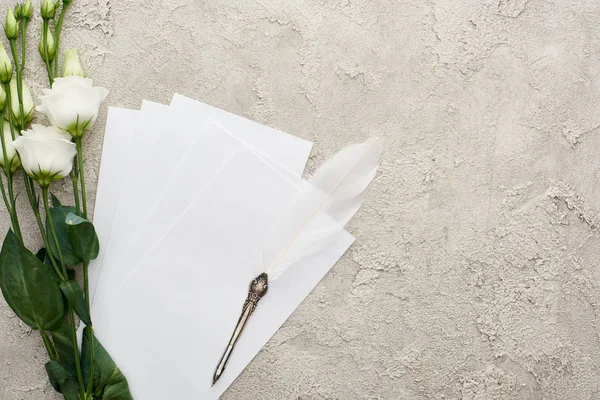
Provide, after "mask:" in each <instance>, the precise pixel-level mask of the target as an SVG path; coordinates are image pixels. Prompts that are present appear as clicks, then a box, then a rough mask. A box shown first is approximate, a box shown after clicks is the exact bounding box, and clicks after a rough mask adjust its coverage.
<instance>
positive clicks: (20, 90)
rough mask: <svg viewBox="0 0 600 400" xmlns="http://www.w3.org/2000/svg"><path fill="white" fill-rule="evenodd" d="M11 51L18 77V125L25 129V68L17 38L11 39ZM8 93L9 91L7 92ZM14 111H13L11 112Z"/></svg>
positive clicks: (20, 128)
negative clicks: (18, 50) (20, 56)
mask: <svg viewBox="0 0 600 400" xmlns="http://www.w3.org/2000/svg"><path fill="white" fill-rule="evenodd" d="M10 51H11V53H12V56H13V60H14V62H15V72H16V75H17V76H16V79H17V98H18V100H19V114H20V115H19V121H17V124H18V125H17V126H18V127H19V130H22V129H25V115H24V114H25V111H24V109H23V70H22V69H21V67H20V66H19V64H20V63H19V53H18V52H17V41H16V40H15V39H13V40H11V41H10ZM7 95H8V93H7ZM11 113H12V109H11V112H10V113H9V114H11Z"/></svg>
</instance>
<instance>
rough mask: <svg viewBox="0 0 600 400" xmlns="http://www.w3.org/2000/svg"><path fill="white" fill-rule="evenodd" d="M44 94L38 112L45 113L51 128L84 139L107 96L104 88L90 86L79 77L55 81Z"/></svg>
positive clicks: (85, 79)
mask: <svg viewBox="0 0 600 400" xmlns="http://www.w3.org/2000/svg"><path fill="white" fill-rule="evenodd" d="M45 92H46V94H45V96H42V97H40V101H41V102H42V104H40V105H39V106H38V107H37V110H38V111H39V112H41V113H43V114H45V115H46V116H47V117H48V119H49V120H50V123H51V124H52V125H54V126H56V127H58V128H60V129H63V130H65V131H67V132H69V133H70V134H71V135H72V136H73V137H81V136H83V132H84V131H85V130H86V129H89V128H91V126H92V125H93V124H94V122H96V117H97V116H98V110H99V108H100V103H102V101H103V100H104V99H105V98H106V95H107V94H108V90H107V89H105V88H103V87H100V86H93V81H92V80H91V79H89V78H83V77H81V76H68V77H65V78H56V79H55V80H54V84H53V85H52V89H46V91H45Z"/></svg>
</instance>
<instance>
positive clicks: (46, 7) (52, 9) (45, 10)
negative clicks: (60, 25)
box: [41, 0, 56, 20]
mask: <svg viewBox="0 0 600 400" xmlns="http://www.w3.org/2000/svg"><path fill="white" fill-rule="evenodd" d="M55 13H56V3H55V2H54V0H44V1H43V2H42V12H41V14H42V18H43V19H44V20H49V19H52V18H54V14H55Z"/></svg>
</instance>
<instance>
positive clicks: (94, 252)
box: [66, 212, 100, 262]
mask: <svg viewBox="0 0 600 400" xmlns="http://www.w3.org/2000/svg"><path fill="white" fill-rule="evenodd" d="M66 223H67V225H68V227H69V237H70V238H71V245H72V246H73V250H74V252H75V254H77V256H78V257H79V259H80V260H81V261H82V262H85V261H90V260H94V259H95V258H96V257H98V252H99V251H100V242H99V241H98V236H97V235H96V229H95V228H94V225H93V224H92V223H91V222H90V221H88V220H87V219H84V218H81V217H80V216H78V215H76V214H75V213H73V212H71V213H69V214H67V217H66Z"/></svg>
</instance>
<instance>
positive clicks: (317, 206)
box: [213, 138, 383, 385]
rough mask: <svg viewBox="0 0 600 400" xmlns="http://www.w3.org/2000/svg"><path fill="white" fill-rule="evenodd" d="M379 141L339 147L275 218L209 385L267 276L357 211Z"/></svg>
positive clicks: (315, 248) (313, 248)
mask: <svg viewBox="0 0 600 400" xmlns="http://www.w3.org/2000/svg"><path fill="white" fill-rule="evenodd" d="M382 147H383V146H382V143H381V140H380V139H379V138H371V139H369V140H367V141H366V142H364V143H361V144H355V145H351V146H348V147H346V148H344V149H342V150H341V151H339V152H338V153H337V154H335V155H334V156H333V157H332V158H331V159H329V160H328V161H327V162H326V163H325V164H323V165H322V166H321V167H320V168H319V169H318V170H317V171H316V172H315V173H314V175H313V176H312V177H311V179H310V180H309V181H308V183H307V184H306V185H305V186H304V187H302V188H301V189H300V192H299V193H298V195H297V196H296V198H295V199H294V201H293V202H292V203H291V205H290V206H289V208H288V209H287V210H286V211H285V212H283V213H282V214H281V215H280V216H279V217H278V218H277V219H276V220H275V221H274V222H273V224H272V226H271V227H270V228H269V230H268V231H267V233H266V234H265V235H264V237H263V240H262V249H261V252H260V253H259V254H260V256H259V258H260V259H259V260H258V262H257V265H258V269H257V273H259V275H258V276H257V277H256V278H254V279H253V280H252V282H251V283H250V288H249V291H248V297H247V298H246V301H245V302H244V306H243V307H242V314H241V315H240V318H239V320H238V323H237V325H236V327H235V329H234V331H233V334H232V335H231V338H230V340H229V343H228V345H227V348H226V349H225V352H224V353H223V356H222V357H221V360H220V361H219V364H218V365H217V369H216V370H215V373H214V375H213V385H214V384H215V383H216V382H217V381H218V380H219V378H220V377H221V375H222V374H223V372H224V371H225V367H226V365H227V361H228V360H229V358H230V356H231V354H232V352H233V349H234V347H235V344H236V343H237V341H238V339H239V337H240V335H241V333H242V331H243V330H244V327H245V326H246V323H247V322H248V319H249V318H250V315H252V313H253V312H254V310H255V309H256V305H257V304H258V302H259V300H260V299H261V298H262V297H263V296H264V295H266V293H267V290H268V287H269V281H270V282H273V281H275V280H277V279H278V278H279V277H281V276H282V275H283V274H285V272H286V271H288V269H289V268H291V267H292V266H293V265H294V264H296V263H297V262H299V261H300V260H302V259H304V258H307V257H309V256H311V255H313V254H315V253H318V252H319V251H320V250H322V249H323V248H325V247H326V246H327V245H328V244H329V243H330V242H331V240H333V238H334V237H335V234H336V233H337V232H339V231H340V230H341V229H343V228H344V226H345V225H346V223H347V222H348V221H349V220H350V219H351V218H352V216H354V214H355V213H356V212H357V211H358V209H359V208H360V206H361V205H362V203H363V200H364V193H365V189H366V188H367V186H368V185H369V183H370V182H371V181H372V180H373V178H374V177H375V174H376V172H377V168H378V167H379V161H380V158H381V151H382Z"/></svg>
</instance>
